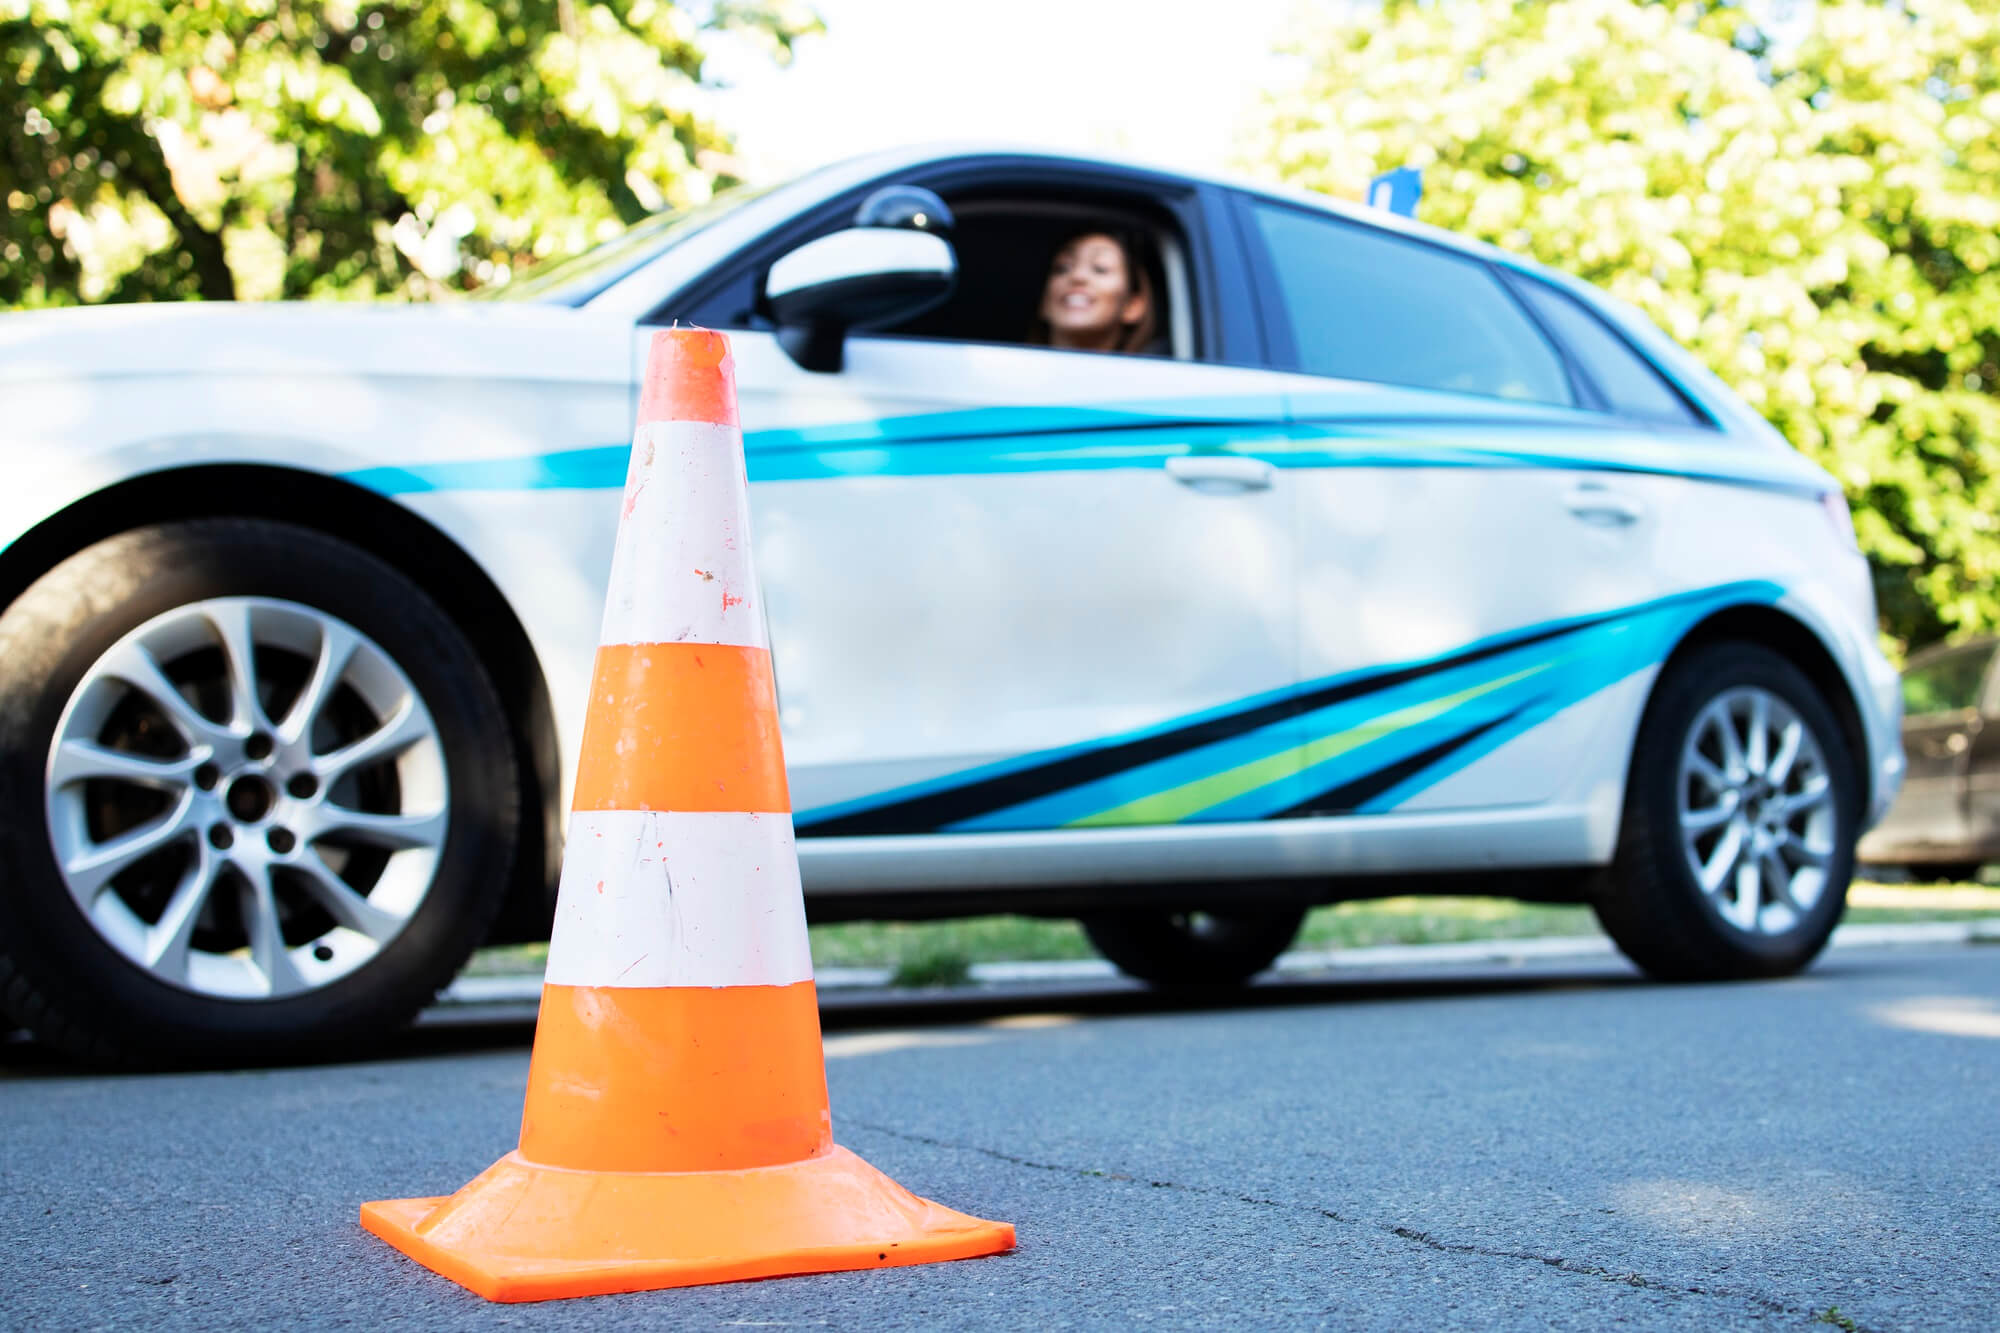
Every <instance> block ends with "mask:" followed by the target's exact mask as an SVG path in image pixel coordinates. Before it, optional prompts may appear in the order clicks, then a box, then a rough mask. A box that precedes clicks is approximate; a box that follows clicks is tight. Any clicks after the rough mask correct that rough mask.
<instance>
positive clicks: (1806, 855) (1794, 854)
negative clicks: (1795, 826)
mask: <svg viewBox="0 0 2000 1333" xmlns="http://www.w3.org/2000/svg"><path fill="white" fill-rule="evenodd" d="M1778 845H1779V846H1780V847H1782V848H1783V849H1784V850H1785V851H1786V852H1788V853H1790V854H1791V858H1792V860H1794V861H1796V862H1797V863H1798V864H1800V865H1802V866H1817V867H1820V868H1824V867H1825V866H1826V864H1827V862H1829V861H1831V860H1832V859H1833V855H1832V853H1830V852H1822V851H1820V850H1818V849H1817V848H1813V847H1808V846H1806V845H1805V843H1803V842H1801V841H1800V840H1799V838H1798V835H1796V834H1793V833H1789V832H1788V833H1786V834H1785V835H1784V837H1783V839H1781V840H1780V842H1779V844H1778Z"/></svg>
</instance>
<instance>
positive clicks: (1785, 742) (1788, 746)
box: [1764, 718, 1806, 787]
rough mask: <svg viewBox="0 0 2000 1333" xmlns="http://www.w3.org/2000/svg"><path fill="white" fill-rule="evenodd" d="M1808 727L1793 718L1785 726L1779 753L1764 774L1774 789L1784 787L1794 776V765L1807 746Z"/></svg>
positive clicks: (1779, 741)
mask: <svg viewBox="0 0 2000 1333" xmlns="http://www.w3.org/2000/svg"><path fill="white" fill-rule="evenodd" d="M1805 736H1806V725H1805V723H1803V722H1801V721H1799V720H1798V719H1797V718H1793V719H1792V720H1791V721H1790V722H1788V723H1786V724H1785V730H1784V734H1783V735H1782V736H1780V737H1779V738H1778V752H1777V753H1776V754H1775V755H1772V756H1771V766H1770V768H1769V770H1768V771H1766V773H1765V774H1764V776H1765V778H1766V779H1767V780H1768V781H1769V782H1770V784H1771V785H1772V786H1773V787H1783V786H1784V785H1785V783H1786V781H1787V780H1789V779H1790V778H1791V776H1792V765H1793V764H1796V763H1797V762H1798V759H1799V750H1800V748H1801V747H1802V746H1803V745H1804V744H1805Z"/></svg>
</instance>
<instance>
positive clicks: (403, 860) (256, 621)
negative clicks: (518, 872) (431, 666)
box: [46, 597, 450, 999]
mask: <svg viewBox="0 0 2000 1333" xmlns="http://www.w3.org/2000/svg"><path fill="white" fill-rule="evenodd" d="M448 797H449V788H448V783H447V776H446V771H445V761H444V750H443V745H442V743H441V741H440V740H439V737H438V731H437V726H436V724H435V723H434V722H433V721H432V720H431V715H430V710H429V709H428V708H426V707H425V706H424V701H423V698H422V697H421V696H420V695H419V694H418V693H417V690H416V687H415V686H414V685H412V684H411V683H410V679H409V677H408V676H406V675H405V674H404V673H403V671H402V669H401V668H400V667H399V666H397V665H396V663H395V661H394V660H393V659H391V658H390V656H389V655H388V654H387V653H386V652H384V651H383V650H382V649H381V648H380V647H379V646H377V645H376V644H375V643H374V642H373V641H372V640H371V639H369V638H368V637H367V636H366V635H364V634H362V633H361V632H360V631H358V630H356V629H355V628H354V627H353V626H351V625H348V624H346V623H345V622H343V621H341V620H338V619H336V618H334V617H333V616H330V615H327V614H326V613H324V612H322V611H317V610H314V609H313V608H312V607H309V606H304V605H301V604H300V603H297V602H289V601H277V600H272V599H268V598H254V597H219V598H213V599H210V600H207V601H202V602H193V603H189V604H188V605H186V606H181V607H176V608H175V609H173V610H171V611H168V612H165V613H164V614H162V615H158V616H155V617H154V618H153V619H151V620H149V621H147V622H146V623H145V624H143V625H141V626H140V627H139V628H137V629H135V630H133V631H132V632H131V633H130V634H127V635H126V636H125V637H124V638H122V639H120V640H119V641H118V642H117V643H116V644H115V645H113V647H112V648H111V649H110V651H108V652H106V653H105V654H104V655H103V656H102V657H100V658H99V659H98V660H97V661H96V662H95V663H93V664H92V665H91V667H90V669H89V671H87V672H86V673H85V674H84V677H83V679H82V681H81V682H79V683H78V685H77V687H76V689H75V691H74V692H73V693H72V694H71V695H70V699H69V702H68V704H67V705H66V706H65V707H64V709H63V714H62V719H61V721H60V722H59V723H58V725H57V727H56V733H55V738H54V740H53V742H52V743H51V745H50V750H49V760H48V768H47V798H46V800H47V811H48V826H49V837H50V844H51V847H52V848H53V850H54V853H55V860H56V865H57V868H58V869H59V870H60V871H61V873H62V877H63V880H64V882H65V883H66V884H67V885H68V887H69V891H70V894H71V896H72V897H74V898H75V900H76V903H77V905H78V906H79V907H80V908H82V910H83V913H84V915H85V917H86V918H88V919H89V921H90V923H91V924H92V925H93V926H94V927H95V928H96V929H97V931H98V933H99V934H100V935H102V936H103V937H104V938H105V940H107V941H108V942H109V943H110V944H111V945H112V946H113V947H115V948H116V949H117V950H118V951H119V952H120V953H122V954H124V955H125V957H127V958H129V959H131V960H132V961H133V962H134V963H136V964H138V965H139V966H140V967H142V968H144V969H146V970H147V971H148V972H150V973H151V974H152V975H153V976H154V977H155V978H157V979H158V980H160V981H163V982H166V983H168V984H170V985H173V986H177V987H180V988H181V989H184V990H189V991H193V992H196V993H197V994H201V995H209V996H220V997H228V998H235V999H265V998H275V997H281V996H285V995H292V994H297V993H299V992H303V991H308V990H312V989H315V988H317V987H320V986H324V985H327V984H328V983H330V982H333V981H335V980H338V979H339V978H340V977H343V976H346V975H347V974H348V973H350V972H352V971H353V970H354V969H355V968H357V967H360V966H361V965H362V964H364V963H366V962H367V961H368V960H369V959H370V958H373V957H374V956H375V955H376V954H377V953H378V952H380V951H381V949H382V948H383V947H385V946H386V945H387V944H388V943H389V941H391V940H392V939H394V938H395V937H396V935H397V934H398V933H399V932H400V931H401V930H402V929H403V927H404V926H405V925H406V924H407V923H408V922H409V920H410V918H411V917H412V916H413V915H414V914H415V912H416V910H417V908H418V907H419V906H420V905H421V904H422V902H423V900H424V898H425V896H426V895H427V894H428V893H429V892H430V888H431V884H432V881H433V879H434V878H435V875H436V870H437V864H438V857H439V854H440V852H441V851H442V849H443V847H444V840H445V832H446V827H447V821H448V818H449V813H450V802H449V799H448Z"/></svg>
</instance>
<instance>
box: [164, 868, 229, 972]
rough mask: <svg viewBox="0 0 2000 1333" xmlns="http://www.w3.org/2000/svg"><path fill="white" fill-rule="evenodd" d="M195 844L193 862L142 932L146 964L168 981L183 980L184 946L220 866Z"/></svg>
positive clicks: (186, 964)
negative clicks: (158, 914) (152, 921)
mask: <svg viewBox="0 0 2000 1333" xmlns="http://www.w3.org/2000/svg"><path fill="white" fill-rule="evenodd" d="M195 847H196V853H195V859H194V864H193V865H191V866H189V867H188V868H187V873H186V874H184V875H182V876H181V882H180V883H179V884H178V885H176V886H175V888H174V896H173V897H172V898H170V899H168V900H167V907H166V910H165V911H164V912H161V913H160V919H159V920H158V921H157V922H155V923H154V925H153V926H152V928H151V929H149V930H148V931H147V932H146V966H148V967H150V968H152V969H153V971H155V972H157V973H159V974H160V975H162V976H164V977H166V978H167V979H169V980H171V981H186V980H187V974H188V946H189V944H190V943H191V942H192V941H193V939H194V928H195V924H196V923H197V922H199V921H200V920H201V909H202V908H203V907H204V906H206V905H207V903H208V898H209V895H210V894H211V893H213V892H214V890H215V881H216V878H217V873H218V872H219V871H220V869H221V863H220V862H217V861H212V860H211V859H210V857H209V853H208V848H206V847H203V846H201V845H200V844H199V843H197V844H196V845H195Z"/></svg>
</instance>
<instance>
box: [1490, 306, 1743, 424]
mask: <svg viewBox="0 0 2000 1333" xmlns="http://www.w3.org/2000/svg"><path fill="white" fill-rule="evenodd" d="M1515 286H1516V287H1517V288H1518V289H1519V291H1520V293H1521V295H1522V297H1523V298H1524V299H1525V300H1526V301H1527V302H1528V304H1529V305H1531V306H1533V307H1534V308H1535V313H1536V314H1537V315H1539V316H1541V318H1542V320H1543V322H1544V323H1546V324H1547V325H1548V326H1549V328H1550V329H1551V330H1552V331H1553V332H1554V333H1555V335H1556V337H1558V338H1560V339H1561V340H1562V341H1563V344H1564V345H1565V346H1567V347H1568V348H1569V351H1570V355H1572V356H1574V357H1575V358H1576V359H1577V360H1578V361H1579V362H1580V363H1582V365H1583V371H1584V374H1586V375H1588V376H1590V382H1591V383H1592V384H1593V385H1595V386H1596V387H1597V390H1598V392H1599V393H1601V394H1603V395H1604V398H1605V401H1606V402H1607V403H1609V404H1610V406H1611V409H1612V410H1613V411H1615V412H1619V413H1621V414H1623V415H1625V416H1628V417H1640V418H1643V419H1644V420H1647V421H1664V422H1671V423H1672V424H1674V425H1678V426H1698V425H1704V424H1706V423H1705V422H1703V420H1702V419H1701V417H1699V416H1698V415H1697V414H1696V413H1695V411H1694V409H1693V408H1691V407H1689V406H1688V404H1687V400H1686V399H1685V398H1682V397H1681V396H1680V394H1679V393H1677V392H1675V390H1674V387H1673V386H1672V385H1671V384H1669V383H1667V381H1666V379H1665V378H1664V377H1663V376H1661V374H1660V372H1659V371H1657V370H1655V369H1653V367H1652V365H1651V364H1650V363H1649V362H1647V361H1646V359H1645V358H1644V357H1642V356H1640V355H1639V354H1638V353H1637V352H1635V351H1633V350H1632V349H1631V347H1629V346H1627V345H1626V342H1625V340H1624V339H1623V338H1621V337H1619V336H1618V335H1617V334H1616V333H1615V332H1613V331H1612V330H1611V328H1610V327H1609V326H1607V325H1606V324H1605V323H1604V321H1603V320H1601V319H1599V318H1598V317H1597V316H1596V315H1594V314H1592V313H1591V312H1590V311H1589V310H1587V309H1585V308H1584V306H1583V303H1582V302H1580V301H1577V300H1576V299H1575V298H1573V297H1571V296H1569V295H1567V294H1566V293H1563V292H1559V291H1557V290H1556V289H1555V288H1553V287H1551V286H1549V285H1548V284H1547V283H1543V282H1537V281H1535V280H1533V279H1531V278H1521V279H1518V280H1517V281H1516V283H1515Z"/></svg>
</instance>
